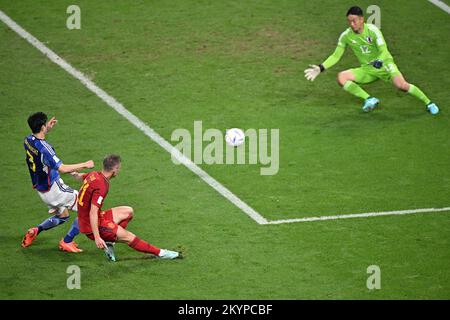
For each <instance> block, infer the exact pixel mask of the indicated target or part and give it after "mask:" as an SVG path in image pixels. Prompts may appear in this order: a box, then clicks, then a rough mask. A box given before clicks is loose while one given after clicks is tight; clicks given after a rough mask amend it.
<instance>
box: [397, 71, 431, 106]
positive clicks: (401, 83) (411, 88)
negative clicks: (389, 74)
mask: <svg viewBox="0 0 450 320" xmlns="http://www.w3.org/2000/svg"><path fill="white" fill-rule="evenodd" d="M392 83H393V84H394V86H395V87H397V88H398V89H400V90H402V91H405V92H407V93H409V94H410V95H412V96H413V97H416V98H417V99H419V100H420V101H422V102H423V103H424V104H425V106H426V108H427V110H428V111H429V112H430V113H431V114H437V113H439V108H438V107H437V105H435V104H434V103H432V102H431V100H430V99H429V98H428V97H427V96H426V94H425V93H423V91H422V90H420V89H419V88H418V87H416V86H415V85H413V84H411V83H408V82H407V81H406V80H405V78H403V76H402V75H401V74H399V75H397V76H395V77H394V78H392Z"/></svg>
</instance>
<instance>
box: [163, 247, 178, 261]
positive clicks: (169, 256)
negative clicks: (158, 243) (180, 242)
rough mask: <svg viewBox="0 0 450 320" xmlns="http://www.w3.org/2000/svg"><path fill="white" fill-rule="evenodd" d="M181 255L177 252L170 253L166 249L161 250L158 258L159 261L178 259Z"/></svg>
mask: <svg viewBox="0 0 450 320" xmlns="http://www.w3.org/2000/svg"><path fill="white" fill-rule="evenodd" d="M180 257H181V256H180V254H179V253H178V252H176V251H170V250H166V249H161V251H160V252H159V255H158V258H159V259H176V258H180Z"/></svg>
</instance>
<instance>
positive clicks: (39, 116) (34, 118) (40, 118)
mask: <svg viewBox="0 0 450 320" xmlns="http://www.w3.org/2000/svg"><path fill="white" fill-rule="evenodd" d="M47 119H48V118H47V115H46V114H45V113H43V112H36V113H33V114H32V115H31V116H29V117H28V125H29V126H30V129H31V132H33V133H39V132H40V131H41V128H42V126H43V125H45V124H46V123H47Z"/></svg>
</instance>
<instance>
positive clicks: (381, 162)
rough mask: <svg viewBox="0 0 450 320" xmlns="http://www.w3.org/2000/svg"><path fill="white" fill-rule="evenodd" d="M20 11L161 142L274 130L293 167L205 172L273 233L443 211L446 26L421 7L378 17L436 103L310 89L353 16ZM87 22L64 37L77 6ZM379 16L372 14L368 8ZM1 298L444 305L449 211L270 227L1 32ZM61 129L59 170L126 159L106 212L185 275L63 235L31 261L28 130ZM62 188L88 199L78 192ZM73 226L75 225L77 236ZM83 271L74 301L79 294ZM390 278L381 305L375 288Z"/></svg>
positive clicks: (38, 217) (449, 156)
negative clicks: (122, 216) (39, 117)
mask: <svg viewBox="0 0 450 320" xmlns="http://www.w3.org/2000/svg"><path fill="white" fill-rule="evenodd" d="M318 3H319V2H317V1H297V0H281V1H270V0H263V1H256V0H255V1H250V0H249V1H231V0H230V1H228V0H227V1H206V0H199V1H194V0H192V1H191V0H189V1H186V0H175V1H168V2H166V1H138V0H136V1H132V0H120V1H100V0H95V1H87V0H78V1H66V0H64V1H56V0H52V1H34V0H33V1H32V0H23V1H7V0H0V10H2V11H4V12H5V13H6V14H7V15H9V16H10V17H11V18H12V19H14V20H15V21H16V22H17V23H18V24H20V25H21V26H22V27H24V28H25V29H26V30H27V31H28V32H30V33H31V34H33V35H34V36H35V37H37V38H38V39H39V40H40V41H42V42H43V43H44V44H45V45H47V46H48V47H49V48H50V49H52V50H54V51H55V52H56V53H57V54H59V55H60V56H61V57H62V58H64V59H66V60H67V61H68V62H69V63H71V64H72V65H73V66H74V67H75V68H77V69H79V70H80V71H82V72H83V73H84V74H86V75H87V76H88V77H89V78H91V79H92V80H93V81H94V82H95V83H96V84H97V85H98V86H100V87H101V88H102V89H104V90H105V91H106V92H108V93H109V94H111V95H112V96H113V97H115V98H116V99H117V100H118V101H120V102H121V103H123V104H124V106H125V107H126V108H128V110H130V111H131V112H132V113H133V114H135V115H136V116H137V117H139V118H140V119H141V120H143V121H144V122H146V123H148V125H149V126H151V127H152V128H153V129H155V130H156V131H157V132H158V133H159V134H161V135H162V136H163V137H164V138H165V139H167V140H170V137H171V133H172V132H173V130H175V129H177V128H186V129H188V130H190V131H192V130H193V123H194V121H195V120H201V121H203V127H204V128H205V129H206V128H217V129H220V130H225V129H226V128H230V127H239V128H244V129H247V128H255V129H260V128H267V129H271V128H277V129H279V130H280V169H279V172H278V174H276V175H274V176H261V175H260V174H259V169H260V166H259V165H201V167H202V168H203V169H204V170H206V171H207V172H208V173H209V174H210V175H211V176H212V177H214V178H215V179H217V180H218V181H219V182H220V183H222V184H223V185H224V186H226V187H227V188H229V189H230V190H231V191H232V192H233V193H235V194H236V195H237V196H238V197H240V198H241V199H242V200H243V201H245V202H246V203H247V204H249V205H250V206H251V207H253V208H254V209H255V210H256V211H258V212H259V213H260V214H261V215H262V216H264V217H265V218H267V219H270V220H278V219H292V218H302V217H309V216H312V215H335V214H347V213H361V212H381V211H391V210H406V209H416V208H442V207H448V206H450V197H449V191H450V190H449V185H450V121H449V120H450V117H449V112H448V110H449V109H448V107H449V106H450V94H449V90H448V89H449V88H450V78H448V77H447V76H448V75H449V74H450V63H449V62H450V61H449V54H448V53H449V51H450V44H449V42H448V35H449V34H450V15H449V14H447V13H446V12H444V11H442V10H440V9H439V8H437V7H435V6H433V5H432V4H430V3H429V2H428V1H406V0H399V1H377V5H378V6H379V7H380V8H381V28H382V31H383V33H384V36H385V38H386V41H387V43H388V46H389V49H390V51H391V53H392V54H393V56H394V58H395V60H396V63H397V65H398V66H399V68H400V70H401V71H402V72H403V74H404V75H405V78H406V79H407V80H409V81H410V82H411V83H414V84H416V85H417V86H419V87H420V88H422V89H423V91H424V92H425V93H427V94H428V95H429V96H430V98H431V99H432V100H433V101H435V102H436V103H437V104H438V105H439V106H440V107H441V113H440V114H439V115H438V116H435V117H433V116H431V115H430V114H428V113H427V112H425V108H424V106H423V105H422V104H421V103H420V102H418V101H417V100H416V99H414V98H412V97H411V96H408V95H406V94H403V93H401V92H398V91H396V90H395V89H394V88H393V86H391V85H390V84H387V83H383V82H381V81H379V82H376V83H374V84H372V85H368V86H365V88H366V89H367V90H368V91H369V93H371V94H372V95H374V96H376V97H378V98H380V100H381V105H380V109H379V110H375V111H374V112H373V113H369V114H363V113H362V112H361V111H360V107H361V102H360V101H359V100H357V99H356V98H354V97H352V96H350V95H349V94H348V93H346V92H344V91H343V90H342V89H340V88H339V87H338V85H337V84H336V81H335V76H336V73H337V72H338V71H340V70H345V69H347V68H349V67H353V66H356V65H357V61H356V58H354V56H353V55H352V53H351V52H350V51H347V52H346V54H345V56H344V58H343V59H342V60H341V62H340V63H339V64H338V65H336V66H335V67H334V68H333V69H331V70H329V71H327V72H326V73H325V74H323V75H321V76H320V77H319V78H318V79H316V81H315V82H314V83H310V82H308V81H306V80H305V79H304V77H303V70H304V69H305V67H307V66H308V65H309V64H312V63H315V64H317V63H320V62H322V61H323V59H325V58H326V57H327V56H328V55H329V54H331V52H332V50H334V48H335V45H336V41H337V38H338V36H339V34H340V32H342V31H343V30H344V29H345V28H346V27H347V25H346V20H345V12H346V10H347V9H348V7H350V6H351V5H353V4H354V1H347V0H345V1H332V0H327V1H320V5H318ZM71 4H77V5H79V6H80V8H81V29H80V30H68V29H67V28H66V19H67V18H68V16H69V15H68V14H67V13H66V9H67V7H68V6H69V5H71ZM371 4H372V2H371V1H359V5H360V6H361V7H362V8H363V9H364V10H365V9H366V8H367V7H368V6H369V5H371ZM0 110H1V111H0V129H1V132H2V136H3V139H2V142H1V150H2V160H1V163H2V170H1V171H0V180H1V184H0V197H1V217H2V223H1V224H0V248H1V249H0V254H1V258H0V299H114V298H118V299H449V298H450V270H449V268H448V267H449V265H450V254H449V247H450V212H440V213H433V214H414V215H405V216H385V217H371V218H358V219H346V220H333V221H321V222H309V223H293V224H280V225H258V224H257V223H255V222H254V221H253V220H252V219H250V218H249V217H248V216H247V215H245V214H244V213H243V212H242V211H241V210H240V209H238V208H237V207H235V206H234V205H233V204H232V203H231V202H229V201H228V200H227V199H225V198H224V197H222V196H221V195H220V194H218V193H217V192H216V191H214V190H213V189H212V188H211V187H210V186H208V185H207V184H205V183H204V182H203V181H201V180H200V179H199V178H198V177H197V176H196V175H194V174H193V173H192V172H191V171H189V170H188V169H186V168H185V167H183V166H177V165H174V164H173V163H172V161H171V158H170V154H169V153H167V152H166V151H164V150H163V149H162V148H161V147H159V146H158V145H157V144H155V143H154V142H153V141H151V140H150V139H148V137H146V136H145V135H143V134H142V132H140V131H139V130H137V129H136V128H135V127H134V126H133V125H131V124H130V123H129V122H128V121H127V120H125V119H124V118H123V117H121V116H120V115H119V114H117V113H116V112H115V111H114V110H112V109H111V108H109V107H108V106H107V105H106V104H105V103H103V102H102V101H101V100H100V99H99V98H98V97H97V96H95V95H94V94H92V93H91V92H90V91H88V90H87V89H86V88H85V87H84V86H83V85H82V84H81V83H80V82H79V81H77V80H75V79H74V78H72V77H71V76H70V75H69V74H67V73H66V72H65V71H63V70H62V69H61V68H59V67H58V66H56V65H55V64H54V63H52V62H50V61H49V60H48V59H47V58H46V57H44V56H43V55H42V54H41V53H40V52H38V51H37V50H36V49H35V48H33V47H32V46H31V45H29V44H28V43H27V42H26V41H24V40H23V39H22V38H20V37H19V36H18V35H17V34H16V33H14V32H13V31H11V30H10V29H9V28H8V27H7V26H6V25H5V24H3V23H0ZM36 111H44V112H46V113H47V114H48V115H51V116H53V115H55V116H56V117H57V118H58V119H59V123H58V125H57V127H55V129H54V130H53V132H51V133H50V134H49V135H48V140H49V141H50V142H51V143H52V144H53V146H54V147H55V149H56V151H57V153H58V155H59V156H60V158H62V159H63V161H64V162H65V163H76V162H81V161H86V160H88V159H94V161H95V162H96V169H97V170H98V169H100V164H101V160H102V158H103V156H104V155H106V154H108V153H113V152H114V153H119V154H120V155H121V156H122V158H123V161H124V162H123V166H122V172H121V175H120V176H119V177H118V178H116V179H114V180H113V181H112V183H111V189H110V193H109V196H108V198H107V200H106V203H105V205H104V208H108V207H112V206H117V205H130V206H132V207H134V209H135V212H136V215H135V219H134V220H133V221H132V222H131V224H130V225H129V229H130V230H131V231H133V232H135V233H136V234H138V235H139V236H140V237H141V238H143V239H146V240H148V241H149V242H150V243H153V244H155V245H158V246H160V247H163V248H180V247H182V248H183V249H184V251H185V255H186V257H185V259H183V260H176V261H159V260H155V259H147V258H144V256H143V255H142V254H140V253H137V252H135V251H133V250H131V249H130V248H128V247H127V246H126V245H117V246H116V248H117V249H116V252H117V256H118V259H119V261H118V262H117V263H108V262H107V261H106V259H105V257H104V255H103V253H102V252H101V251H100V250H98V249H96V248H95V245H94V243H93V242H92V241H90V240H88V239H87V238H86V237H84V236H82V235H80V236H79V237H78V238H77V242H78V243H79V245H80V247H81V248H83V249H84V250H85V251H84V252H83V253H82V254H66V253H63V252H60V251H58V248H57V245H58V241H59V240H60V239H61V237H62V236H63V235H64V234H65V232H66V231H67V230H68V228H69V224H68V223H67V224H65V225H63V226H60V227H58V228H55V229H53V230H50V231H48V232H44V233H42V234H41V235H40V236H39V237H38V238H37V240H36V241H35V243H34V244H33V245H32V246H31V247H29V248H27V249H22V248H21V247H20V241H21V238H22V236H23V234H24V233H25V231H26V230H27V229H28V228H29V227H30V226H34V225H36V224H38V223H40V222H41V221H42V220H43V219H44V218H46V217H47V213H46V207H45V205H44V204H43V203H42V202H41V200H40V199H39V197H38V196H37V195H36V193H35V191H33V190H32V188H31V185H30V179H29V175H28V172H27V168H26V164H25V161H24V160H25V159H24V158H25V155H24V151H23V147H22V139H23V138H24V137H25V136H26V135H27V134H28V133H29V129H28V126H27V124H26V119H27V117H28V115H29V114H31V113H33V112H36ZM63 178H64V180H65V182H66V183H68V184H69V185H71V186H73V187H74V188H78V187H79V184H78V183H77V182H76V181H75V180H73V179H72V178H71V177H70V176H63ZM71 221H72V220H71ZM70 265H77V266H79V267H80V268H81V289H80V290H69V289H68V288H67V286H66V281H67V278H68V276H69V275H68V274H67V273H66V270H67V268H68V267H69V266H70ZM370 265H378V266H379V267H380V269H381V289H379V290H369V289H368V288H367V286H366V281H367V278H368V277H369V276H370V274H368V273H367V268H368V266H370Z"/></svg>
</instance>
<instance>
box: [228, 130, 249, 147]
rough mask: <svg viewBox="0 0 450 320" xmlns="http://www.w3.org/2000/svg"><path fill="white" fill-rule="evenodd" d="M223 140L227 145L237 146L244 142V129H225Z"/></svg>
mask: <svg viewBox="0 0 450 320" xmlns="http://www.w3.org/2000/svg"><path fill="white" fill-rule="evenodd" d="M225 141H226V142H227V144H228V145H229V146H232V147H237V146H240V145H241V144H243V143H244V141H245V134H244V131H242V130H241V129H238V128H233V129H229V130H227V132H226V134H225Z"/></svg>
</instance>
